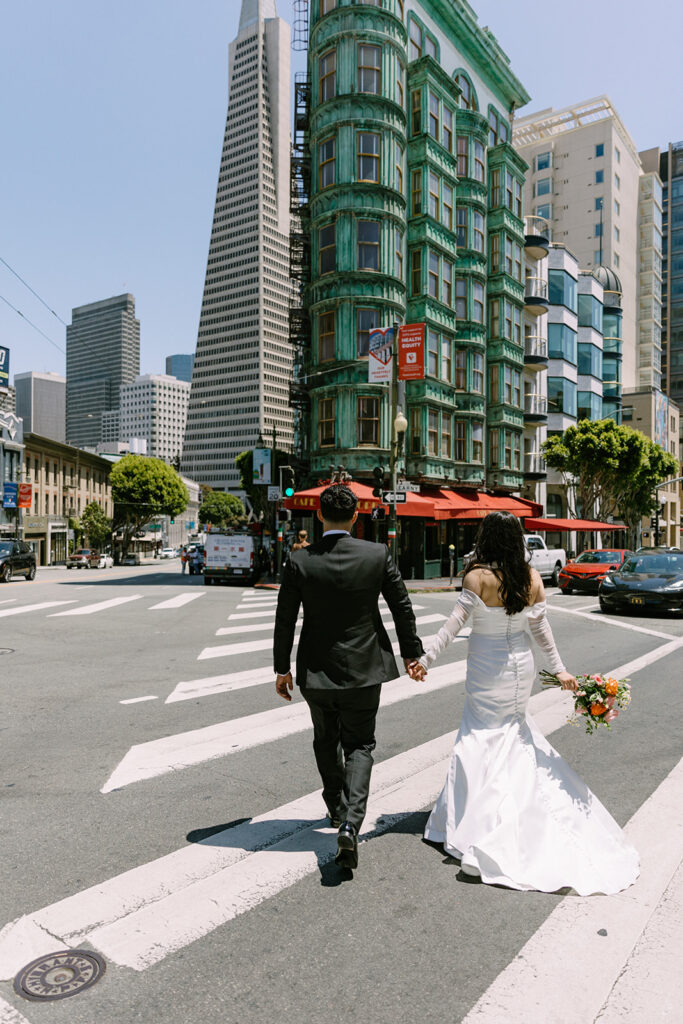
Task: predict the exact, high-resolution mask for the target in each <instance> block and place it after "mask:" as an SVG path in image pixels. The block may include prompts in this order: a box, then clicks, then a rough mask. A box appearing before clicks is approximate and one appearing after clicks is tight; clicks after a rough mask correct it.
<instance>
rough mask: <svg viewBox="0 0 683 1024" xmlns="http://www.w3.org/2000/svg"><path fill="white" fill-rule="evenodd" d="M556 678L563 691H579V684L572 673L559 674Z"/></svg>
mask: <svg viewBox="0 0 683 1024" xmlns="http://www.w3.org/2000/svg"><path fill="white" fill-rule="evenodd" d="M556 676H557V678H558V680H559V682H560V686H561V687H562V689H563V690H578V688H579V684H578V683H577V681H576V676H573V675H572V674H571V672H557V673H556Z"/></svg>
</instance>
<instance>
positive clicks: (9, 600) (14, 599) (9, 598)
mask: <svg viewBox="0 0 683 1024" xmlns="http://www.w3.org/2000/svg"><path fill="white" fill-rule="evenodd" d="M15 601H16V597H8V598H6V600H4V601H0V604H14V602H15Z"/></svg>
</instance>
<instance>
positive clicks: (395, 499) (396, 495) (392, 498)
mask: <svg viewBox="0 0 683 1024" xmlns="http://www.w3.org/2000/svg"><path fill="white" fill-rule="evenodd" d="M407 500H408V496H407V495H406V492H405V491H382V501H384V502H385V503H386V504H387V505H394V504H396V505H400V504H401V502H404V501H407Z"/></svg>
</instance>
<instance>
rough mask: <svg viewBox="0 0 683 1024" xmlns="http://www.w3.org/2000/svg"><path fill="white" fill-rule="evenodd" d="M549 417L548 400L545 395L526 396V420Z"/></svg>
mask: <svg viewBox="0 0 683 1024" xmlns="http://www.w3.org/2000/svg"><path fill="white" fill-rule="evenodd" d="M547 415H548V399H547V398H546V397H545V395H534V394H529V395H525V396H524V418H525V419H530V420H532V419H545V417H546V416H547Z"/></svg>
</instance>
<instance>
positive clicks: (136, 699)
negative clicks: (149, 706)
mask: <svg viewBox="0 0 683 1024" xmlns="http://www.w3.org/2000/svg"><path fill="white" fill-rule="evenodd" d="M143 700H159V698H158V697H129V698H128V700H120V701H119V704H141V703H142V701H143Z"/></svg>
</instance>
